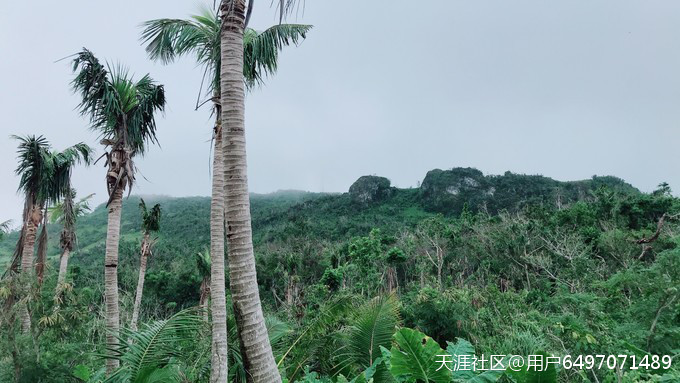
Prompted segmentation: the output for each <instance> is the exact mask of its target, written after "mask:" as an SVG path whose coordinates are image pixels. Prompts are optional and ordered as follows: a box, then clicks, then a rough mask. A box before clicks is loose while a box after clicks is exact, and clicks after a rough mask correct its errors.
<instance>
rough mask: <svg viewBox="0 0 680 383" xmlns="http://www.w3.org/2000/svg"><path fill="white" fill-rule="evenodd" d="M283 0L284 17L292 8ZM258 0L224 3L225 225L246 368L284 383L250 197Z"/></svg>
mask: <svg viewBox="0 0 680 383" xmlns="http://www.w3.org/2000/svg"><path fill="white" fill-rule="evenodd" d="M293 2H294V0H281V1H280V5H279V7H280V10H281V18H283V14H284V11H285V9H284V8H288V7H287V6H286V5H290V4H292V3H293ZM252 4H253V0H250V1H247V0H223V1H222V2H221V4H220V17H221V20H222V23H221V28H220V45H221V48H220V56H221V59H220V101H221V105H222V108H221V118H222V125H223V129H222V145H223V147H222V151H223V152H224V154H225V155H224V180H225V189H224V190H225V225H226V237H227V246H228V249H229V251H228V256H229V282H230V288H231V296H232V300H233V302H234V314H235V316H236V323H237V326H238V327H239V339H240V341H241V342H240V343H241V345H242V347H243V350H244V352H243V364H244V366H245V368H246V370H247V371H248V373H249V376H250V377H251V379H252V381H253V382H256V383H259V382H280V381H281V376H280V375H279V371H278V369H277V367H276V362H275V361H274V355H273V354H272V348H271V344H270V343H269V339H268V338H267V328H266V326H265V322H264V315H263V314H262V304H261V302H260V294H259V290H258V285H257V274H256V271H255V254H254V251H253V236H252V226H251V217H250V199H249V196H248V171H247V159H246V140H245V83H244V81H243V76H244V70H243V68H244V66H245V64H246V63H247V61H246V60H244V31H245V28H246V26H247V25H246V24H247V19H248V17H249V13H250V10H252Z"/></svg>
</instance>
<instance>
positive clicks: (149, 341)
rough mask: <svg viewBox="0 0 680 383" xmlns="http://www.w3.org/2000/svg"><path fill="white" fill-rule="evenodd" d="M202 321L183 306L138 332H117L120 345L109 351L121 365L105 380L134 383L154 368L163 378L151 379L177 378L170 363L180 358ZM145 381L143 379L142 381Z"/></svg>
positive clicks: (195, 313)
mask: <svg viewBox="0 0 680 383" xmlns="http://www.w3.org/2000/svg"><path fill="white" fill-rule="evenodd" d="M203 325H204V322H203V320H202V318H201V317H200V315H197V310H196V309H186V310H182V311H180V312H178V313H177V314H175V315H173V316H172V317H170V318H168V319H165V320H160V321H155V322H152V323H149V324H147V325H145V326H144V328H142V329H141V330H139V331H136V332H135V331H131V330H130V329H124V330H123V331H121V333H120V335H119V341H120V345H119V346H118V347H117V348H116V349H114V350H111V351H112V354H113V355H114V357H115V358H117V359H119V360H120V361H121V367H120V369H119V370H117V371H116V372H115V373H114V374H112V376H111V377H110V378H109V379H107V382H137V381H142V380H139V379H140V378H143V377H146V378H147V379H148V377H149V374H151V373H153V371H155V370H164V372H162V373H161V372H159V373H158V374H159V375H158V376H162V377H163V379H164V380H163V379H161V380H157V378H155V380H152V381H159V382H160V381H173V379H177V380H179V379H178V378H179V376H178V375H177V374H176V373H178V369H177V368H174V367H173V366H174V365H175V364H176V363H177V360H176V358H181V357H182V354H183V351H185V347H186V345H187V343H192V342H194V341H195V335H196V333H197V332H198V331H199V330H201V328H202V326H203ZM143 381H147V380H143Z"/></svg>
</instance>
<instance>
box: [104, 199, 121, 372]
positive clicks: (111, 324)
mask: <svg viewBox="0 0 680 383" xmlns="http://www.w3.org/2000/svg"><path fill="white" fill-rule="evenodd" d="M123 189H124V188H123V187H119V188H117V189H116V190H115V191H114V192H113V195H112V198H111V203H110V204H109V220H108V226H107V231H106V255H105V257H104V297H105V301H106V346H107V347H108V348H109V349H115V348H117V347H118V332H119V329H120V311H119V308H118V243H119V240H120V214H121V210H122V209H121V205H122V202H123ZM118 365H119V363H118V360H117V359H114V358H112V357H108V358H107V359H106V373H107V375H110V374H111V373H112V372H113V371H114V370H115V369H116V368H118Z"/></svg>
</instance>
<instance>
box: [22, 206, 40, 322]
mask: <svg viewBox="0 0 680 383" xmlns="http://www.w3.org/2000/svg"><path fill="white" fill-rule="evenodd" d="M41 220H42V211H41V209H40V205H38V204H35V205H33V207H32V208H31V211H30V214H29V215H28V219H27V220H26V236H25V237H24V245H23V249H22V251H21V274H22V278H23V280H24V287H25V290H26V292H25V293H26V294H29V290H30V289H31V285H32V284H33V266H34V265H33V263H34V257H33V250H34V248H35V239H36V234H37V231H38V225H39V224H40V221H41ZM19 315H20V318H21V329H22V331H23V332H25V333H27V332H29V331H30V330H31V315H30V314H29V312H28V306H27V304H26V303H24V304H22V306H21V308H20V309H19Z"/></svg>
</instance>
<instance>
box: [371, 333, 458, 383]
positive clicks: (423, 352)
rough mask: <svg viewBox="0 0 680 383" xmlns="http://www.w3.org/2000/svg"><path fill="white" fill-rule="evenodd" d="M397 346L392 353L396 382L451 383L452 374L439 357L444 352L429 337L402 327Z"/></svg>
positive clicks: (397, 338)
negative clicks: (443, 366) (443, 365)
mask: <svg viewBox="0 0 680 383" xmlns="http://www.w3.org/2000/svg"><path fill="white" fill-rule="evenodd" d="M394 343H395V344H394V346H392V349H391V350H390V351H389V352H385V351H387V350H386V349H383V350H384V351H383V353H384V354H386V355H388V356H389V365H390V372H391V373H392V375H393V376H394V378H395V379H396V380H397V382H404V383H416V382H426V383H428V382H433V383H448V382H450V381H451V373H450V371H449V370H448V369H446V368H438V367H440V363H437V361H438V360H441V357H440V355H445V352H444V350H442V349H441V347H439V345H438V344H437V342H435V341H434V339H432V338H430V337H429V336H427V335H425V334H423V333H421V332H419V331H417V330H412V329H409V328H402V329H401V330H399V331H398V332H397V333H396V334H394Z"/></svg>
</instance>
